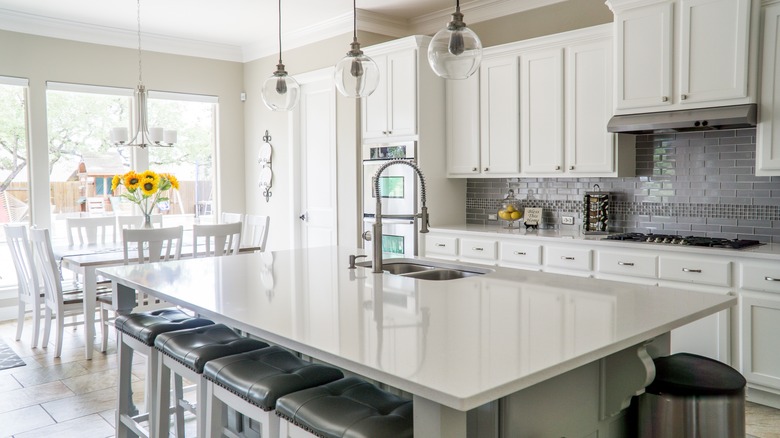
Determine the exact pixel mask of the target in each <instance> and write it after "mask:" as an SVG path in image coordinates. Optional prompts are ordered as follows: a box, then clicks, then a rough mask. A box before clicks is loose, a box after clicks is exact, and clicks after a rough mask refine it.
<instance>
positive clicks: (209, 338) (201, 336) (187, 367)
mask: <svg viewBox="0 0 780 438" xmlns="http://www.w3.org/2000/svg"><path fill="white" fill-rule="evenodd" d="M154 346H155V348H156V349H157V350H159V351H160V352H161V353H162V357H161V358H160V360H159V361H158V363H157V365H158V366H157V380H158V382H159V383H158V385H157V392H156V397H157V401H158V402H159V404H158V405H157V406H169V404H170V382H171V371H173V372H174V373H175V374H176V376H177V377H182V378H184V379H187V380H189V381H190V382H193V383H195V385H196V387H197V389H196V391H197V396H196V397H197V404H196V406H195V408H194V409H190V410H191V411H193V412H195V411H197V412H195V414H196V423H197V430H198V437H206V436H208V434H207V433H206V429H205V428H206V422H205V421H203V416H204V414H205V412H206V410H205V407H206V405H207V398H206V381H205V380H204V378H203V367H204V365H206V363H207V362H208V361H210V360H214V359H219V358H220V357H225V356H231V355H234V354H239V353H245V352H247V351H252V350H257V349H261V348H266V347H268V344H266V343H265V342H263V341H259V340H257V339H251V338H247V337H243V336H241V335H239V334H238V333H236V332H235V331H233V330H232V329H231V328H229V327H228V326H226V325H224V324H214V325H210V326H206V327H199V328H194V329H189V330H179V331H177V332H169V333H163V334H161V335H159V336H157V339H155V341H154ZM174 392H175V396H176V403H175V406H176V409H175V413H176V436H177V437H183V436H184V406H187V404H186V402H184V400H183V389H182V386H181V381H180V380H178V379H177V380H176V387H175V389H174ZM156 420H157V421H156V422H155V424H154V429H153V432H154V436H158V437H167V436H168V423H169V421H170V417H169V416H168V415H164V413H163V415H159V416H158V417H157V419H156Z"/></svg>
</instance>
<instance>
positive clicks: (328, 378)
mask: <svg viewBox="0 0 780 438" xmlns="http://www.w3.org/2000/svg"><path fill="white" fill-rule="evenodd" d="M203 376H204V377H205V378H206V380H207V381H208V382H209V383H208V394H209V404H208V408H207V409H208V410H209V412H208V414H207V418H208V421H210V426H209V428H208V430H209V431H211V435H210V436H222V432H223V427H224V418H222V412H223V410H222V409H221V405H222V404H223V403H224V404H226V405H228V406H230V407H231V408H233V409H235V410H236V411H238V412H240V413H242V414H243V415H245V416H247V417H248V418H251V419H253V420H255V421H258V422H259V423H260V425H261V434H260V436H262V437H274V438H275V437H277V436H279V418H278V417H277V416H275V415H269V414H268V411H271V410H273V409H274V408H275V407H276V400H277V399H278V398H279V397H281V396H283V395H286V394H289V393H292V392H295V391H300V390H302V389H306V388H311V387H313V386H318V385H324V384H326V383H330V382H333V381H335V380H338V379H341V378H342V377H344V374H343V373H342V372H341V371H340V370H338V369H336V368H333V367H329V366H326V365H320V364H313V363H310V362H306V361H303V360H301V359H299V358H298V357H296V356H295V355H293V354H291V353H290V352H288V351H287V350H285V349H283V348H280V347H276V346H274V347H268V348H264V349H262V350H255V351H250V352H248V353H242V354H237V355H234V356H228V357H223V358H221V359H215V360H212V361H209V362H208V363H207V364H206V367H205V369H204V371H203Z"/></svg>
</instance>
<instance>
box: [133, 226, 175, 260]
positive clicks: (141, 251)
mask: <svg viewBox="0 0 780 438" xmlns="http://www.w3.org/2000/svg"><path fill="white" fill-rule="evenodd" d="M183 234H184V227H182V226H181V225H179V226H178V227H170V228H154V229H145V228H141V229H127V230H122V240H123V243H122V250H123V254H124V261H125V264H126V265H127V264H129V263H130V260H131V254H135V257H134V258H135V259H136V260H137V262H138V263H140V264H143V263H154V262H164V261H168V260H179V258H180V257H181V244H182V235H183Z"/></svg>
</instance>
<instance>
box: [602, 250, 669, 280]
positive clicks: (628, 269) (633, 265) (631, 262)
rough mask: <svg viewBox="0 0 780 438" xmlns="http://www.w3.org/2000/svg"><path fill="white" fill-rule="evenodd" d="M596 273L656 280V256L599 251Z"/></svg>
mask: <svg viewBox="0 0 780 438" xmlns="http://www.w3.org/2000/svg"><path fill="white" fill-rule="evenodd" d="M597 257H598V271H599V272H603V273H606V274H617V275H626V276H629V277H643V278H658V269H657V265H658V256H655V255H650V254H631V253H630V252H629V253H625V252H613V251H599V252H598V254H597Z"/></svg>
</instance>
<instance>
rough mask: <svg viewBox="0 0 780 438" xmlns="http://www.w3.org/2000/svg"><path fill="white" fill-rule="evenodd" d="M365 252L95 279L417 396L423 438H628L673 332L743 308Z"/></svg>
mask: <svg viewBox="0 0 780 438" xmlns="http://www.w3.org/2000/svg"><path fill="white" fill-rule="evenodd" d="M362 253H363V250H360V249H357V248H351V247H343V246H333V247H320V248H301V249H290V250H284V251H274V252H268V251H266V252H262V253H253V254H244V255H242V254H239V255H236V256H230V257H213V258H197V259H189V260H178V261H172V262H164V263H150V264H145V265H136V266H129V265H128V266H114V267H101V268H99V269H97V273H98V274H100V275H102V276H104V277H105V278H107V279H110V280H111V282H112V290H113V306H114V308H115V309H116V311H117V312H118V313H122V314H124V313H129V312H132V311H133V307H134V306H135V299H134V294H135V291H136V290H138V291H141V292H144V293H147V294H149V295H151V296H154V297H156V298H159V299H162V300H164V301H166V302H169V303H171V304H172V305H176V306H179V307H182V308H185V309H189V310H191V311H192V312H194V313H195V314H198V315H199V316H201V317H204V318H208V319H212V320H214V321H215V322H220V323H223V324H226V325H228V326H230V327H234V328H236V329H238V330H240V331H241V332H242V333H245V334H246V335H248V336H254V337H257V338H260V339H263V340H266V341H267V342H269V343H272V344H275V345H279V346H281V347H284V348H287V349H289V350H292V351H295V352H298V353H299V354H301V355H303V356H304V357H308V358H311V359H312V360H316V361H320V362H324V363H328V364H331V365H333V366H337V367H339V368H341V369H343V370H345V371H346V372H349V373H352V374H356V375H359V376H362V377H364V378H366V379H369V380H370V381H372V382H377V383H380V384H382V385H386V386H387V387H390V388H394V389H395V390H397V391H401V393H404V394H407V395H409V397H410V398H412V399H413V401H414V434H415V436H420V437H425V438H444V437H446V438H466V437H467V436H468V435H469V434H468V432H467V431H468V430H469V428H472V427H477V428H478V435H476V436H480V437H481V438H482V437H485V438H487V437H514V436H607V437H613V436H614V437H617V436H626V434H625V433H623V432H621V431H622V430H623V429H621V427H623V426H624V425H625V424H626V422H627V421H628V415H627V410H626V408H627V406H628V405H629V403H630V400H631V398H632V397H633V396H635V395H639V394H641V393H642V392H643V391H644V387H645V386H647V385H648V384H649V383H650V382H651V381H652V379H653V377H654V373H655V368H654V364H653V360H652V358H653V357H657V356H659V355H665V354H669V349H670V342H669V340H670V337H669V333H670V331H671V330H673V329H675V328H677V327H681V326H683V325H685V324H688V323H690V322H693V321H695V320H697V319H700V318H703V317H706V316H708V315H711V314H714V313H717V312H719V311H722V310H724V309H728V308H730V307H732V306H734V305H735V304H736V302H737V298H736V297H732V296H721V295H718V294H710V293H704V292H694V291H686V290H680V289H673V288H666V287H656V286H647V285H637V284H629V283H622V282H615V281H608V280H601V279H595V278H579V277H571V276H566V275H560V274H550V273H543V272H531V271H524V270H517V269H509V268H502V267H498V266H495V267H490V268H486V267H485V266H476V265H469V264H467V263H460V262H458V263H460V265H459V266H458V268H459V269H465V270H468V269H471V270H472V271H473V273H478V274H479V275H469V276H465V277H463V278H458V279H454V280H442V281H435V280H424V279H416V278H414V277H413V276H403V275H395V274H392V273H390V272H381V273H373V272H372V269H371V267H370V262H368V263H358V264H357V266H355V265H354V263H353V264H352V266H350V263H349V261H350V260H354V258H353V257H354V256H355V255H357V254H362ZM396 261H398V260H396ZM404 262H405V263H408V264H414V263H417V264H419V265H423V266H424V265H425V264H431V263H435V264H438V265H443V264H445V262H443V261H434V260H431V259H425V258H417V257H415V258H413V259H409V260H405V261H404ZM453 263H454V262H453ZM461 265H462V266H461ZM122 360H124V361H128V360H129V359H122ZM120 378H122V376H120ZM125 378H127V379H129V378H130V373H127V375H126V376H125ZM621 425H623V426H621ZM117 427H118V428H120V429H121V428H122V427H123V426H122V425H121V424H119V425H118V426H117ZM483 428H486V429H484V430H483ZM566 428H568V429H566ZM120 429H118V431H117V432H118V436H129V435H128V433H127V431H122V430H120ZM572 431H576V433H575V432H572ZM472 436H474V435H472Z"/></svg>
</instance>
